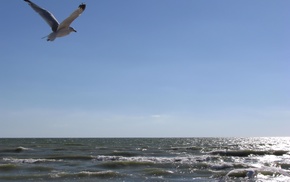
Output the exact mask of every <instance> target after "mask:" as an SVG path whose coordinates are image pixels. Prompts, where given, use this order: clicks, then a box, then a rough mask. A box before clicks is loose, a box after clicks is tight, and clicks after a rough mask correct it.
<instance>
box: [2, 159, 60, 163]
mask: <svg viewBox="0 0 290 182" xmlns="http://www.w3.org/2000/svg"><path fill="white" fill-rule="evenodd" d="M3 161H6V162H12V163H30V164H32V163H41V162H60V161H62V160H55V159H32V158H30V159H16V158H3Z"/></svg>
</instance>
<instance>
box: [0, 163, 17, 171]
mask: <svg viewBox="0 0 290 182" xmlns="http://www.w3.org/2000/svg"><path fill="white" fill-rule="evenodd" d="M18 167H19V166H17V165H15V164H0V171H5V172H7V171H12V170H17V169H18Z"/></svg>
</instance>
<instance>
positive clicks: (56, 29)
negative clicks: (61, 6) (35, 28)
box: [24, 0, 86, 41]
mask: <svg viewBox="0 0 290 182" xmlns="http://www.w3.org/2000/svg"><path fill="white" fill-rule="evenodd" d="M24 1H25V2H27V3H28V4H29V5H30V6H31V8H32V9H33V10H34V11H36V12H37V13H38V14H39V15H40V16H41V17H42V18H43V19H44V20H45V21H46V23H47V24H48V25H49V26H50V27H51V30H52V33H50V34H49V35H48V36H46V37H47V41H54V40H55V39H56V38H57V37H63V36H66V35H69V34H70V33H71V32H77V31H76V30H75V29H74V28H72V27H70V24H71V23H72V22H73V21H74V20H75V19H76V18H77V17H78V16H80V15H81V14H82V12H83V11H84V10H85V9H86V5H85V4H83V3H82V4H80V5H79V7H78V9H76V10H75V11H74V12H73V13H72V14H71V15H70V16H69V17H67V18H66V19H65V20H63V22H61V23H60V24H59V23H58V21H57V19H56V18H55V17H54V16H53V14H51V13H50V12H49V11H47V10H45V9H43V8H41V7H39V6H37V5H36V4H34V3H33V2H31V1H30V0H24ZM44 38H45V37H44Z"/></svg>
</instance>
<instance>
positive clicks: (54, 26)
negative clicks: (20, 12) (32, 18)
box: [24, 0, 59, 32]
mask: <svg viewBox="0 0 290 182" xmlns="http://www.w3.org/2000/svg"><path fill="white" fill-rule="evenodd" d="M24 1H25V2H27V3H28V4H29V5H30V6H31V8H32V9H33V10H34V11H36V12H37V13H38V14H39V15H40V16H41V17H42V18H43V19H44V20H45V21H46V23H48V25H49V26H50V27H51V29H52V31H54V32H55V31H57V28H58V25H59V23H58V21H57V20H56V18H55V17H54V16H53V14H51V13H50V12H49V11H47V10H45V9H43V8H41V7H39V6H37V5H36V4H34V3H33V2H31V1H30V0H24Z"/></svg>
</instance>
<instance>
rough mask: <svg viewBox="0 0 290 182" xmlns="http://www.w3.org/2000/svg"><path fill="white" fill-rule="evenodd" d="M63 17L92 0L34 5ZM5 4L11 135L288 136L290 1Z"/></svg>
mask: <svg viewBox="0 0 290 182" xmlns="http://www.w3.org/2000/svg"><path fill="white" fill-rule="evenodd" d="M33 2H35V3H36V4H38V5H39V6H41V7H44V8H46V9H47V10H49V11H51V12H52V13H53V14H54V15H55V17H56V18H57V19H58V20H59V21H62V20H63V19H64V18H66V17H67V16H68V15H70V13H72V11H73V10H75V9H76V8H77V7H78V5H79V4H80V3H81V2H83V1H76V0H75V1H59V0H49V1H44V0H34V1H33ZM85 3H86V4H87V9H86V10H85V12H84V13H83V14H82V15H81V16H80V17H79V18H78V19H77V20H76V21H75V22H73V24H72V26H73V27H74V28H75V29H76V30H77V31H78V32H77V33H71V34H70V35H69V36H67V37H64V38H60V39H56V40H55V41H54V42H47V41H46V40H45V39H41V37H43V36H45V35H48V34H49V33H50V28H49V27H48V25H47V24H46V23H45V22H44V21H43V20H42V19H41V18H40V16H38V14H36V13H35V12H34V11H33V10H32V9H31V8H30V7H29V6H28V5H27V3H25V2H23V1H22V0H18V1H16V0H13V1H5V4H3V3H2V6H4V8H2V10H1V11H0V20H1V34H0V48H1V54H0V137H224V136H226V137H231V136H242V137H246V136H289V135H290V133H289V128H290V84H289V83H290V1H287V0H275V1H273V0H255V1H253V0H238V1H232V0H219V1H213V0H182V1H180V0H142V1H141V0H122V1H120V0H103V1H96V0H86V1H85Z"/></svg>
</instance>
